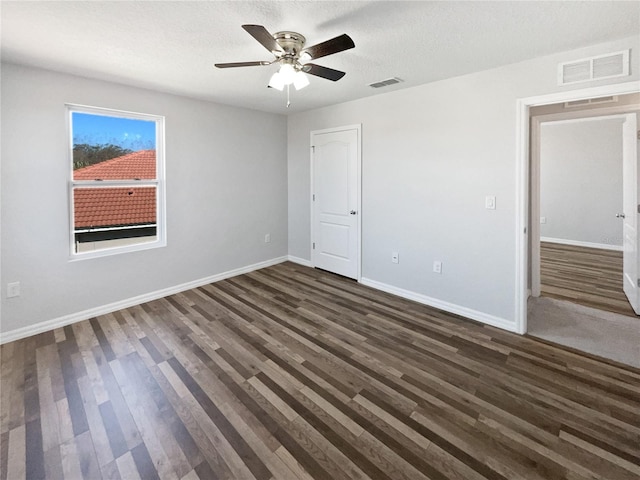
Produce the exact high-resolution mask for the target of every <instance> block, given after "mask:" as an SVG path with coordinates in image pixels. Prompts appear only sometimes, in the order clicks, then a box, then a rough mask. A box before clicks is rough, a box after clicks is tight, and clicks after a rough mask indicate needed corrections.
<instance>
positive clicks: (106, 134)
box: [72, 112, 156, 151]
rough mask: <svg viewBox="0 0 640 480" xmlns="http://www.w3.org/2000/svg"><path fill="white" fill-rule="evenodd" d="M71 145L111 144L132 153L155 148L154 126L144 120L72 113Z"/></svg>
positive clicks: (152, 123) (153, 123)
mask: <svg viewBox="0 0 640 480" xmlns="http://www.w3.org/2000/svg"><path fill="white" fill-rule="evenodd" d="M72 122H73V143H74V144H78V143H88V144H89V145H105V144H109V143H110V144H113V145H118V146H120V147H122V148H128V149H131V150H134V151H137V150H146V149H150V148H155V144H156V124H155V122H151V121H146V120H136V119H131V118H119V117H107V116H104V115H92V114H89V113H80V112H73V113H72Z"/></svg>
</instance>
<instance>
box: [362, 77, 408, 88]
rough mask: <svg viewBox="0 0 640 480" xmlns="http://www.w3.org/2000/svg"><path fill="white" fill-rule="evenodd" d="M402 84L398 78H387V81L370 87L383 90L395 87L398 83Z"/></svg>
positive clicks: (375, 83) (372, 84) (381, 81)
mask: <svg viewBox="0 0 640 480" xmlns="http://www.w3.org/2000/svg"><path fill="white" fill-rule="evenodd" d="M400 82H402V80H401V79H399V78H398V77H393V78H387V79H386V80H380V81H379V82H374V83H370V84H369V86H370V87H371V88H382V87H388V86H389V85H395V84H396V83H400Z"/></svg>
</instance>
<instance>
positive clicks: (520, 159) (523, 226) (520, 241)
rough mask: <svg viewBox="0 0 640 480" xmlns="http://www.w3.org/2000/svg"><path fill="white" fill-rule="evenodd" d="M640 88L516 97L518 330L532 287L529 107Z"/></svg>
mask: <svg viewBox="0 0 640 480" xmlns="http://www.w3.org/2000/svg"><path fill="white" fill-rule="evenodd" d="M638 91H640V82H638V81H634V82H625V83H616V84H613V85H603V86H601V87H591V88H584V89H580V90H570V91H566V92H558V93H552V94H547V95H540V96H535V97H527V98H519V99H517V100H516V132H515V133H516V169H515V170H516V203H515V204H516V219H515V220H516V221H515V224H516V229H515V234H516V252H515V253H516V255H515V262H516V265H515V267H516V268H515V273H516V278H515V285H516V289H515V320H516V328H515V331H516V332H518V333H525V332H526V331H527V298H528V295H527V292H528V289H529V285H528V283H529V277H528V267H529V265H528V262H529V245H528V235H527V228H528V226H529V165H530V163H529V107H532V106H535V105H550V104H553V103H563V102H570V101H573V100H584V99H586V98H594V97H604V96H609V95H624V94H627V93H636V92H638Z"/></svg>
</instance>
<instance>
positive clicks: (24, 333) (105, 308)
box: [0, 256, 288, 344]
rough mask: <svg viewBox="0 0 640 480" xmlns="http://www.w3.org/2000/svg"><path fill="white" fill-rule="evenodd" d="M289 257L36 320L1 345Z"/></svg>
mask: <svg viewBox="0 0 640 480" xmlns="http://www.w3.org/2000/svg"><path fill="white" fill-rule="evenodd" d="M287 260H288V257H287V256H282V257H277V258H273V259H271V260H265V261H264V262H258V263H254V264H253V265H247V266H246V267H240V268H236V269H233V270H228V271H226V272H223V273H218V274H216V275H211V276H210V277H205V278H201V279H198V280H193V281H191V282H187V283H182V284H180V285H175V286H173V287H168V288H164V289H162V290H156V291H155V292H149V293H145V294H143V295H138V296H136V297H131V298H127V299H125V300H120V301H118V302H114V303H110V304H107V305H101V306H99V307H95V308H90V309H88V310H83V311H82V312H76V313H71V314H69V315H64V316H62V317H58V318H54V319H52V320H45V321H43V322H39V323H36V324H35V325H29V326H27V327H22V328H16V329H15V330H10V331H8V332H6V333H2V334H1V335H0V344H3V343H7V342H13V341H14V340H20V339H21V338H25V337H30V336H32V335H37V334H38V333H43V332H47V331H49V330H53V329H54V328H60V327H65V326H67V325H71V324H72V323H77V322H82V321H83V320H88V319H90V318H93V317H97V316H99V315H106V314H107V313H112V312H116V311H118V310H122V309H124V308H129V307H133V306H135V305H140V304H142V303H146V302H151V301H153V300H158V299H159V298H163V297H167V296H169V295H174V294H176V293H180V292H184V291H185V290H190V289H192V288H197V287H201V286H202V285H207V284H209V283H214V282H219V281H220V280H225V279H227V278H231V277H235V276H238V275H243V274H245V273H249V272H253V271H255V270H259V269H261V268H266V267H270V266H272V265H277V264H278V263H282V262H286V261H287Z"/></svg>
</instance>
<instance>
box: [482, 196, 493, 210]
mask: <svg viewBox="0 0 640 480" xmlns="http://www.w3.org/2000/svg"><path fill="white" fill-rule="evenodd" d="M484 208H486V209H487V210H495V209H496V197H495V195H487V196H486V197H485V199H484Z"/></svg>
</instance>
